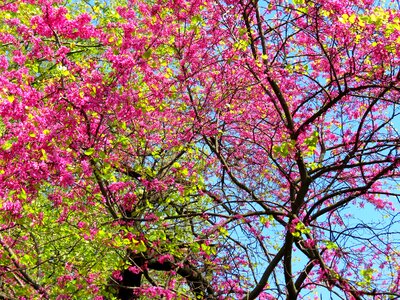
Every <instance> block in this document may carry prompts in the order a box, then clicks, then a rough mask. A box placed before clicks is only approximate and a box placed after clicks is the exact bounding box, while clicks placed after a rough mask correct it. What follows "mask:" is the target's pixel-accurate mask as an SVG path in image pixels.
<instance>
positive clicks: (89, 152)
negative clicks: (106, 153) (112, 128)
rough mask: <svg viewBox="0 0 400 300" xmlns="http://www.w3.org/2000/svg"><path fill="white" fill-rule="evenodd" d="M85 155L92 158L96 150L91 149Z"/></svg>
mask: <svg viewBox="0 0 400 300" xmlns="http://www.w3.org/2000/svg"><path fill="white" fill-rule="evenodd" d="M84 153H85V155H87V156H91V155H92V154H93V153H94V149H93V148H89V149H87V150H86V151H85V152H84Z"/></svg>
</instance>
